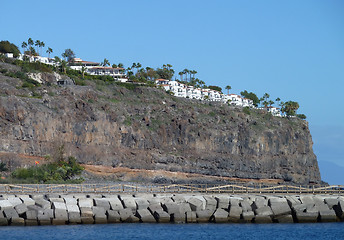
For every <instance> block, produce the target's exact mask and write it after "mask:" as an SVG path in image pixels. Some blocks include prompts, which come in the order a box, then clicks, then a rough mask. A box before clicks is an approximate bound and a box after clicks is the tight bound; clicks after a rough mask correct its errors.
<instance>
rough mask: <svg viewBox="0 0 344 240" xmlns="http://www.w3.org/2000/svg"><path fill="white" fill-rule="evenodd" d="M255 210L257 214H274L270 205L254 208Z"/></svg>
mask: <svg viewBox="0 0 344 240" xmlns="http://www.w3.org/2000/svg"><path fill="white" fill-rule="evenodd" d="M254 212H255V214H256V215H260V216H272V215H273V212H272V210H271V208H270V207H269V206H264V207H260V208H257V209H256V210H254Z"/></svg>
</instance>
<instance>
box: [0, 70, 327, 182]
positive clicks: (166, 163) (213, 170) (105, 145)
mask: <svg viewBox="0 0 344 240" xmlns="http://www.w3.org/2000/svg"><path fill="white" fill-rule="evenodd" d="M43 75H45V76H43V78H44V79H50V81H51V79H53V77H54V75H52V74H43ZM55 77H56V76H55ZM43 82H44V80H43ZM90 84H91V86H69V87H58V86H56V85H54V84H52V85H51V86H47V85H44V84H43V85H42V86H41V87H39V88H35V89H33V90H29V89H22V88H20V87H19V86H20V85H21V81H20V80H19V79H14V78H9V77H6V76H4V75H2V74H1V73H0V88H1V89H0V95H1V97H0V132H1V136H0V152H2V153H3V154H5V155H6V154H11V156H12V158H13V159H16V161H15V162H16V164H17V165H18V164H24V162H25V161H22V162H21V161H20V159H21V156H25V155H30V156H45V155H53V154H54V152H56V149H57V148H58V147H59V146H61V145H64V147H65V150H66V153H67V154H70V155H73V156H75V157H77V159H78V160H79V161H80V162H81V163H85V164H97V165H107V166H113V167H117V166H122V167H129V168H143V169H163V170H169V171H182V172H189V173H201V174H206V175H216V176H226V177H238V178H254V179H261V178H270V179H283V180H285V181H292V182H294V183H310V182H320V180H321V179H320V173H319V169H318V164H317V160H316V156H315V155H314V153H313V150H312V138H311V135H310V132H309V129H308V125H307V122H305V121H302V120H298V119H285V118H278V117H272V116H271V115H270V114H267V113H265V112H263V111H257V110H251V111H250V112H249V114H248V113H244V112H243V111H242V109H241V108H234V107H230V106H226V105H221V104H215V103H204V102H199V101H194V100H189V99H181V98H176V97H172V96H169V95H168V94H166V93H165V92H164V91H163V90H160V89H154V88H147V87H139V86H137V87H135V88H133V89H131V90H129V89H127V88H125V87H122V86H117V85H116V84H106V83H104V82H101V81H99V82H91V83H90ZM30 95H33V96H35V97H37V96H38V97H39V98H34V97H30ZM40 97H41V98H40ZM18 159H19V160H18ZM3 160H6V158H3ZM7 160H8V158H7ZM25 163H28V162H25Z"/></svg>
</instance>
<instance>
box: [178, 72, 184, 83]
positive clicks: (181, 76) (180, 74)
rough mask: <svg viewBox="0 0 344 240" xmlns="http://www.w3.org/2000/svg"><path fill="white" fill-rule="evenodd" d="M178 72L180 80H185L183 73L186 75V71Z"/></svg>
mask: <svg viewBox="0 0 344 240" xmlns="http://www.w3.org/2000/svg"><path fill="white" fill-rule="evenodd" d="M178 74H179V76H180V81H183V75H184V73H183V72H179V73H178Z"/></svg>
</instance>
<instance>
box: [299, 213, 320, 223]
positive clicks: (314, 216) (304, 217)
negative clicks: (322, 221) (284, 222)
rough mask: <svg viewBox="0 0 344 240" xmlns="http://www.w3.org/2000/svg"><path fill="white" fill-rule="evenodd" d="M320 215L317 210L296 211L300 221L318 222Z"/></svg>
mask: <svg viewBox="0 0 344 240" xmlns="http://www.w3.org/2000/svg"><path fill="white" fill-rule="evenodd" d="M318 216H319V213H317V212H296V219H297V221H298V222H299V223H307V222H317V220H318Z"/></svg>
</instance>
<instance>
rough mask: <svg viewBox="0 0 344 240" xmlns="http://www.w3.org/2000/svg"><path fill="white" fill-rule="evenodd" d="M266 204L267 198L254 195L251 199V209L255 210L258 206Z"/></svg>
mask: <svg viewBox="0 0 344 240" xmlns="http://www.w3.org/2000/svg"><path fill="white" fill-rule="evenodd" d="M267 205H268V200H267V199H265V198H264V197H256V198H255V200H254V201H253V203H252V205H251V207H252V210H256V209H258V208H262V207H266V206H267Z"/></svg>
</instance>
